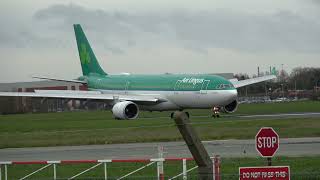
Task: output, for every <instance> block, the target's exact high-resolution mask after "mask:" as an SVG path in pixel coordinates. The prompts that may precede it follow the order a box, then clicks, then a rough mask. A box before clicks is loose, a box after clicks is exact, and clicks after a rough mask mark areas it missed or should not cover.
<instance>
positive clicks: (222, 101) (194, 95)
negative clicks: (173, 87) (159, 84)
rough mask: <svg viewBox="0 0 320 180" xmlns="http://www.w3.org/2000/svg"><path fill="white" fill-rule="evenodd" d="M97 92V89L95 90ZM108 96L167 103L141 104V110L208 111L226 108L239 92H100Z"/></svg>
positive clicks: (234, 90)
mask: <svg viewBox="0 0 320 180" xmlns="http://www.w3.org/2000/svg"><path fill="white" fill-rule="evenodd" d="M95 90H96V89H95ZM99 91H101V92H102V93H106V94H115V95H116V94H118V95H119V94H127V95H144V96H152V97H154V98H159V99H165V100H166V101H164V102H161V103H158V104H155V105H150V104H146V105H144V104H139V108H140V109H141V110H150V111H166V110H179V109H206V108H212V107H214V106H219V107H222V106H225V105H227V104H229V103H231V102H232V101H234V100H236V99H237V94H238V93H237V90H236V89H233V90H205V91H135V90H125V91H124V90H120V91H119V90H99Z"/></svg>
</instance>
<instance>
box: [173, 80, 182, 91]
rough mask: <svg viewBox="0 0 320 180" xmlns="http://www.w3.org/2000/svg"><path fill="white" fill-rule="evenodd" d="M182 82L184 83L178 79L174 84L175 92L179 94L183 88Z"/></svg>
mask: <svg viewBox="0 0 320 180" xmlns="http://www.w3.org/2000/svg"><path fill="white" fill-rule="evenodd" d="M181 83H182V81H181V80H178V81H177V82H176V84H175V85H174V94H178V93H179V90H181Z"/></svg>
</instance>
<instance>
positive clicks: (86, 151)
mask: <svg viewBox="0 0 320 180" xmlns="http://www.w3.org/2000/svg"><path fill="white" fill-rule="evenodd" d="M203 143H204V145H205V148H206V149H207V151H208V152H209V154H210V155H213V154H215V155H221V156H222V157H258V153H257V152H256V150H255V144H254V140H253V139H251V140H216V141H204V142H203ZM158 146H163V147H164V157H166V158H168V157H192V156H191V154H190V153H189V150H188V148H187V146H186V145H185V143H184V142H161V143H131V144H110V145H86V146H62V147H37V148H8V149H1V150H0V161H37V160H83V159H129V158H157V154H158V152H157V147H158ZM319 149H320V138H318V137H316V138H290V139H280V148H279V150H278V152H277V154H276V155H277V156H312V155H320V151H319Z"/></svg>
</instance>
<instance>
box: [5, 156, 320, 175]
mask: <svg viewBox="0 0 320 180" xmlns="http://www.w3.org/2000/svg"><path fill="white" fill-rule="evenodd" d="M93 165H94V164H80V165H79V164H66V165H57V177H58V178H59V179H67V178H70V177H71V176H73V175H75V174H77V173H79V172H81V171H83V170H85V169H87V168H89V167H91V166H93ZM144 165H146V163H109V164H107V171H108V179H116V178H119V177H121V176H123V175H125V174H127V173H129V172H131V171H133V170H135V169H137V168H139V167H142V166H144ZM265 165H266V159H263V158H222V159H221V175H222V179H239V178H238V171H239V169H238V168H239V167H251V166H265ZM273 165H275V166H278V165H279V166H290V172H291V179H299V180H301V179H308V180H310V179H314V180H316V179H319V178H320V173H319V169H320V156H314V157H275V158H273ZM43 166H44V165H11V166H8V172H9V179H18V178H22V177H23V176H25V175H27V174H28V173H31V172H32V171H34V170H36V169H38V168H40V167H43ZM194 166H195V162H194V161H188V162H187V167H188V169H190V168H192V167H194ZM103 168H104V167H103V165H101V166H99V167H97V168H95V169H93V170H92V171H89V172H88V173H85V174H83V175H81V176H79V177H78V178H77V179H103V177H104V169H103ZM156 172H157V170H156V164H153V165H151V166H149V167H147V168H146V169H143V170H141V171H139V172H137V173H135V174H133V175H131V176H129V178H128V179H156ZM181 172H182V162H181V161H179V162H172V161H171V162H165V163H164V173H165V176H166V177H168V178H169V177H173V176H175V175H177V174H179V173H181ZM52 175H53V169H52V167H49V168H47V169H45V170H43V171H42V172H40V173H37V174H35V175H33V176H31V177H30V178H28V179H49V178H50V177H52ZM179 179H182V178H179ZM188 179H197V170H196V169H195V170H193V171H191V172H190V173H188Z"/></svg>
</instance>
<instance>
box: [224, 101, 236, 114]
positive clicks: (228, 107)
mask: <svg viewBox="0 0 320 180" xmlns="http://www.w3.org/2000/svg"><path fill="white" fill-rule="evenodd" d="M237 108H238V101H237V100H234V101H232V102H231V103H230V104H228V105H226V106H224V107H222V111H223V112H225V113H233V112H235V111H236V110H237Z"/></svg>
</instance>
